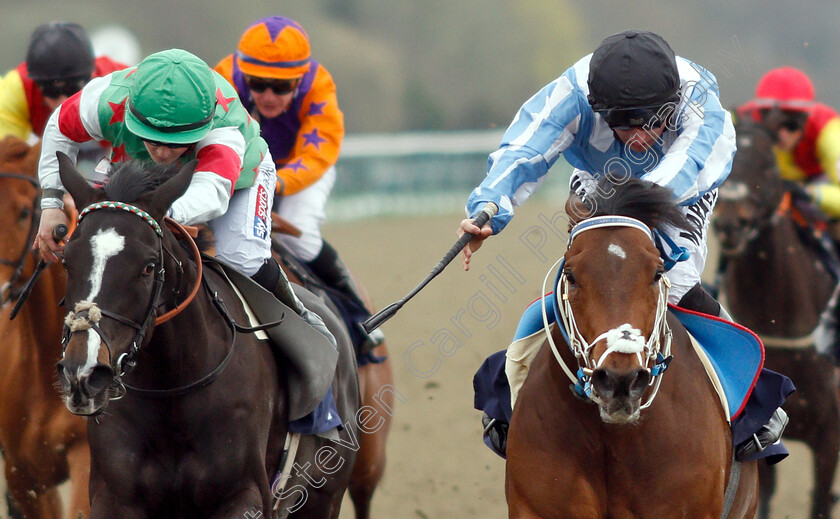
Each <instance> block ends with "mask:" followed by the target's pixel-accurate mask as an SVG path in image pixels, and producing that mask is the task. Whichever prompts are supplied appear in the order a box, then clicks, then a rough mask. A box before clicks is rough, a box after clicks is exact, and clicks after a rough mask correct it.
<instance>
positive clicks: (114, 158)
mask: <svg viewBox="0 0 840 519" xmlns="http://www.w3.org/2000/svg"><path fill="white" fill-rule="evenodd" d="M128 159H129V157H128V153H127V152H126V151H125V144H120V145H119V146H117V147H115V148H114V149H113V150H112V151H111V163H117V162H125V161H126V160H128Z"/></svg>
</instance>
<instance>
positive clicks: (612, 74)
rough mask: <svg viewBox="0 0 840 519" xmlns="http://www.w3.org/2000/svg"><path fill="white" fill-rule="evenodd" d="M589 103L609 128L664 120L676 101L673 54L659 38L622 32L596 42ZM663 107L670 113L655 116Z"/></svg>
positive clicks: (590, 68)
mask: <svg viewBox="0 0 840 519" xmlns="http://www.w3.org/2000/svg"><path fill="white" fill-rule="evenodd" d="M588 83H589V96H588V99H589V104H590V105H591V106H592V109H593V110H594V111H596V112H598V113H600V114H601V116H603V117H604V119H606V121H607V124H609V125H610V127H611V128H616V127H634V126H644V125H646V124H648V123H650V122H651V119H652V118H654V117H656V116H657V114H659V118H658V121H660V122H661V121H664V120H665V118H667V116H669V115H670V113H671V111H672V110H673V106H674V104H675V103H676V102H677V101H679V89H680V75H679V72H678V71H677V61H676V58H675V57H674V51H673V50H671V47H670V46H669V45H668V43H667V42H666V41H665V40H664V39H662V37H661V36H659V35H658V34H654V33H652V32H645V31H635V30H631V31H624V32H621V33H618V34H614V35H612V36H610V37H608V38H606V39H604V41H602V42H601V44H600V45H599V46H598V48H597V49H595V52H594V53H593V54H592V58H591V60H590V62H589V78H588ZM663 106H669V107H670V109H669V110H666V111H662V112H660V110H661V108H662V107H663Z"/></svg>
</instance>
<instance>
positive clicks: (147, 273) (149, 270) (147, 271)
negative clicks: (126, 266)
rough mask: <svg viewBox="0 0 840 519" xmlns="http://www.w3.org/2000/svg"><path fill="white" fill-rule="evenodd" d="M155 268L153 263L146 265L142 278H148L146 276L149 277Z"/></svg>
mask: <svg viewBox="0 0 840 519" xmlns="http://www.w3.org/2000/svg"><path fill="white" fill-rule="evenodd" d="M155 266H156V265H155V262H154V261H150V262H148V263H146V266H145V267H143V272H142V275H143V277H148V276H151V275H152V274H154V272H155Z"/></svg>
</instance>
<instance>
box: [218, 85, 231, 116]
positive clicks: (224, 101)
mask: <svg viewBox="0 0 840 519" xmlns="http://www.w3.org/2000/svg"><path fill="white" fill-rule="evenodd" d="M234 99H236V96H234V97H225V95H224V94H222V89H221V88H217V89H216V101H218V102H219V104H220V105H222V109H224V111H225V112H229V111H230V104H231V103H232V102H233V100H234Z"/></svg>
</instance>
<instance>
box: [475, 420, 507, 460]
mask: <svg viewBox="0 0 840 519" xmlns="http://www.w3.org/2000/svg"><path fill="white" fill-rule="evenodd" d="M481 425H482V426H483V427H484V437H485V438H487V441H488V442H490V447H491V448H492V449H493V450H494V451H496V453H498V454H499V455H501V456H502V457H504V456H505V455H506V454H507V434H508V427H509V424H508V423H506V422H503V421H501V420H497V419H496V418H490V415H488V414H487V413H484V414H483V415H482V416H481Z"/></svg>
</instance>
